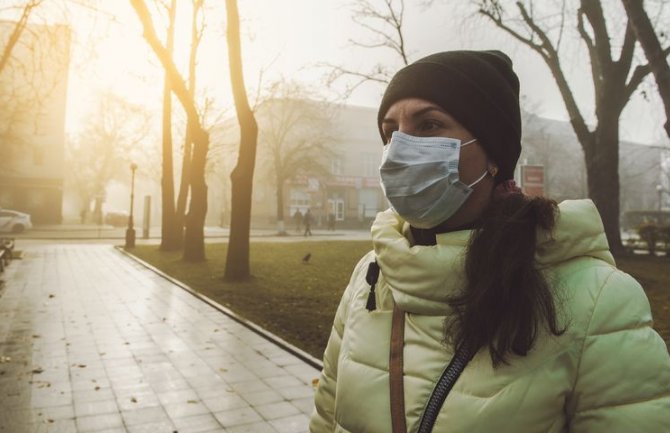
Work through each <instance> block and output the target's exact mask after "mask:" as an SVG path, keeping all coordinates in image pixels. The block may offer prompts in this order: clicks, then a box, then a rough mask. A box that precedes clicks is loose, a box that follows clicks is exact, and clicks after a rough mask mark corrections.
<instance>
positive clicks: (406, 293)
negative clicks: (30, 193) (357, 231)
mask: <svg viewBox="0 0 670 433" xmlns="http://www.w3.org/2000/svg"><path fill="white" fill-rule="evenodd" d="M471 233H472V230H461V231H455V232H449V233H441V234H438V235H437V236H436V241H437V244H436V245H431V246H420V245H412V244H413V243H412V238H411V232H410V229H409V224H407V223H406V222H405V221H403V220H402V218H401V217H400V216H399V215H398V214H396V213H395V212H394V211H393V210H391V209H389V210H387V211H385V212H381V213H379V214H378V215H377V218H376V220H375V222H374V223H373V225H372V241H373V245H374V250H375V254H376V256H377V262H378V263H379V266H380V268H381V272H382V275H383V278H384V279H385V280H386V282H387V283H388V285H389V287H390V288H391V291H392V294H393V298H394V300H395V302H396V303H397V304H398V305H399V306H400V307H401V308H403V309H404V310H405V311H407V312H410V313H418V314H424V315H445V314H446V313H447V312H448V311H449V307H448V305H447V300H448V298H449V297H450V296H452V295H453V294H455V293H457V292H458V291H460V290H461V289H462V288H463V286H464V284H465V274H464V263H465V262H464V259H465V252H466V246H467V243H468V240H469V238H470V235H471ZM580 256H591V257H595V258H598V259H601V260H604V261H606V262H608V263H611V264H612V265H613V264H614V259H613V257H612V255H611V253H610V252H609V247H608V244H607V238H606V237H605V233H604V231H603V225H602V221H601V219H600V215H599V214H598V211H597V209H596V207H595V205H594V204H593V202H592V201H591V200H566V201H564V202H562V203H561V204H560V205H559V214H558V218H557V221H556V226H555V228H554V230H553V232H551V233H550V232H547V231H543V230H542V231H540V232H538V245H537V254H536V260H537V264H538V267H539V268H540V269H544V268H548V267H551V266H553V265H555V264H557V263H560V262H562V261H566V260H570V259H572V258H575V257H580Z"/></svg>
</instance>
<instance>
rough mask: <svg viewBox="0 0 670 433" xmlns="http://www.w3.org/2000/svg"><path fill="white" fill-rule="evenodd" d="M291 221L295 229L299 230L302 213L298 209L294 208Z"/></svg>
mask: <svg viewBox="0 0 670 433" xmlns="http://www.w3.org/2000/svg"><path fill="white" fill-rule="evenodd" d="M293 221H294V222H295V231H297V232H299V231H300V229H301V228H302V213H301V212H300V209H296V210H295V213H294V214H293Z"/></svg>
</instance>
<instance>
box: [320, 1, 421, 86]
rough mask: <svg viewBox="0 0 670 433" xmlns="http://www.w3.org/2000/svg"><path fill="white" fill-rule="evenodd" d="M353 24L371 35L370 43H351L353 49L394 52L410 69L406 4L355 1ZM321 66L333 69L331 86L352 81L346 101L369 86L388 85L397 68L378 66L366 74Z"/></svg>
mask: <svg viewBox="0 0 670 433" xmlns="http://www.w3.org/2000/svg"><path fill="white" fill-rule="evenodd" d="M351 18H352V20H353V21H354V22H355V23H356V24H358V26H359V27H361V28H362V29H365V30H366V31H367V33H368V34H369V38H366V39H350V40H349V42H350V43H351V45H353V46H354V47H357V48H365V49H387V50H391V52H393V54H394V57H396V58H397V59H398V61H399V63H400V64H402V65H403V66H407V65H408V64H409V62H410V54H409V50H408V48H407V43H406V40H405V29H404V18H405V0H355V1H354V2H353V3H352V15H351ZM321 66H324V67H326V68H327V69H329V73H328V77H327V82H328V84H329V85H331V84H333V83H334V82H336V81H338V80H340V79H343V78H349V79H353V81H352V82H350V83H349V84H348V85H347V88H346V90H345V95H344V96H345V97H347V96H349V95H350V94H351V93H352V92H353V91H354V90H356V89H357V88H358V87H359V86H360V85H362V84H363V83H366V82H369V81H371V82H375V83H379V84H386V83H388V82H389V81H390V80H391V77H393V74H394V72H395V68H393V69H390V68H389V67H388V66H386V65H384V64H383V63H377V64H375V65H374V66H373V67H371V68H369V69H367V70H365V69H363V70H361V69H351V68H349V67H346V66H343V65H334V64H331V63H325V64H322V65H321Z"/></svg>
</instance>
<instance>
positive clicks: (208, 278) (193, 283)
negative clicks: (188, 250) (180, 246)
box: [131, 241, 372, 359]
mask: <svg viewBox="0 0 670 433" xmlns="http://www.w3.org/2000/svg"><path fill="white" fill-rule="evenodd" d="M205 247H206V255H207V261H206V262H204V263H186V262H182V261H181V253H179V252H174V253H173V252H169V253H168V252H162V251H159V250H158V248H157V247H156V246H153V245H152V246H149V245H142V246H137V247H136V248H135V249H133V250H131V252H132V253H133V254H135V255H136V256H137V257H139V258H141V259H142V260H145V261H146V262H149V263H151V264H152V265H154V266H156V267H157V268H159V269H161V270H163V271H164V272H165V273H167V274H168V275H170V276H172V277H174V278H176V279H178V280H180V281H182V282H184V283H186V284H187V285H188V286H190V287H191V288H193V289H194V290H196V291H198V292H200V293H202V294H204V295H206V296H208V297H209V298H211V299H213V300H215V301H216V302H218V303H219V304H222V305H225V306H226V307H229V308H230V309H231V310H233V311H235V312H236V313H238V314H240V315H241V316H243V317H245V318H246V319H249V320H251V321H252V322H254V323H256V324H258V325H260V326H262V327H263V328H265V329H267V330H269V331H271V332H273V333H274V334H277V335H279V336H280V337H281V338H283V339H285V340H286V341H288V342H289V343H291V344H294V345H295V346H297V347H299V348H301V349H303V350H304V351H306V352H307V353H310V354H311V355H313V356H314V357H316V358H317V359H321V357H322V356H323V350H324V348H325V347H326V343H327V342H328V336H329V335H330V329H331V325H332V323H333V318H334V317H335V310H336V309H337V306H338V304H339V301H340V298H341V297H342V293H343V292H344V289H345V288H346V286H347V284H348V282H349V277H350V276H351V271H352V270H353V269H354V266H356V263H358V261H359V260H360V259H361V257H363V255H364V254H365V253H367V252H368V251H370V250H371V249H372V243H371V242H370V241H324V242H252V243H251V267H252V273H253V274H254V278H253V279H252V280H251V281H249V282H244V283H226V282H224V281H223V271H224V264H225V260H226V252H227V250H228V244H225V243H221V244H206V246H205ZM307 253H311V258H310V260H309V264H303V262H302V258H303V257H304V256H305V255H306V254H307Z"/></svg>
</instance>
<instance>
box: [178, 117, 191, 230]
mask: <svg viewBox="0 0 670 433" xmlns="http://www.w3.org/2000/svg"><path fill="white" fill-rule="evenodd" d="M190 129H191V127H190V125H186V138H185V139H184V155H183V156H182V160H181V180H180V182H179V194H178V195H177V211H176V215H175V219H176V227H177V230H178V231H179V236H180V238H181V239H182V240H183V238H184V226H185V220H186V204H187V202H188V193H189V189H190V188H191V166H192V164H193V145H192V142H193V140H192V139H191V135H192V134H191V132H190Z"/></svg>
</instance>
